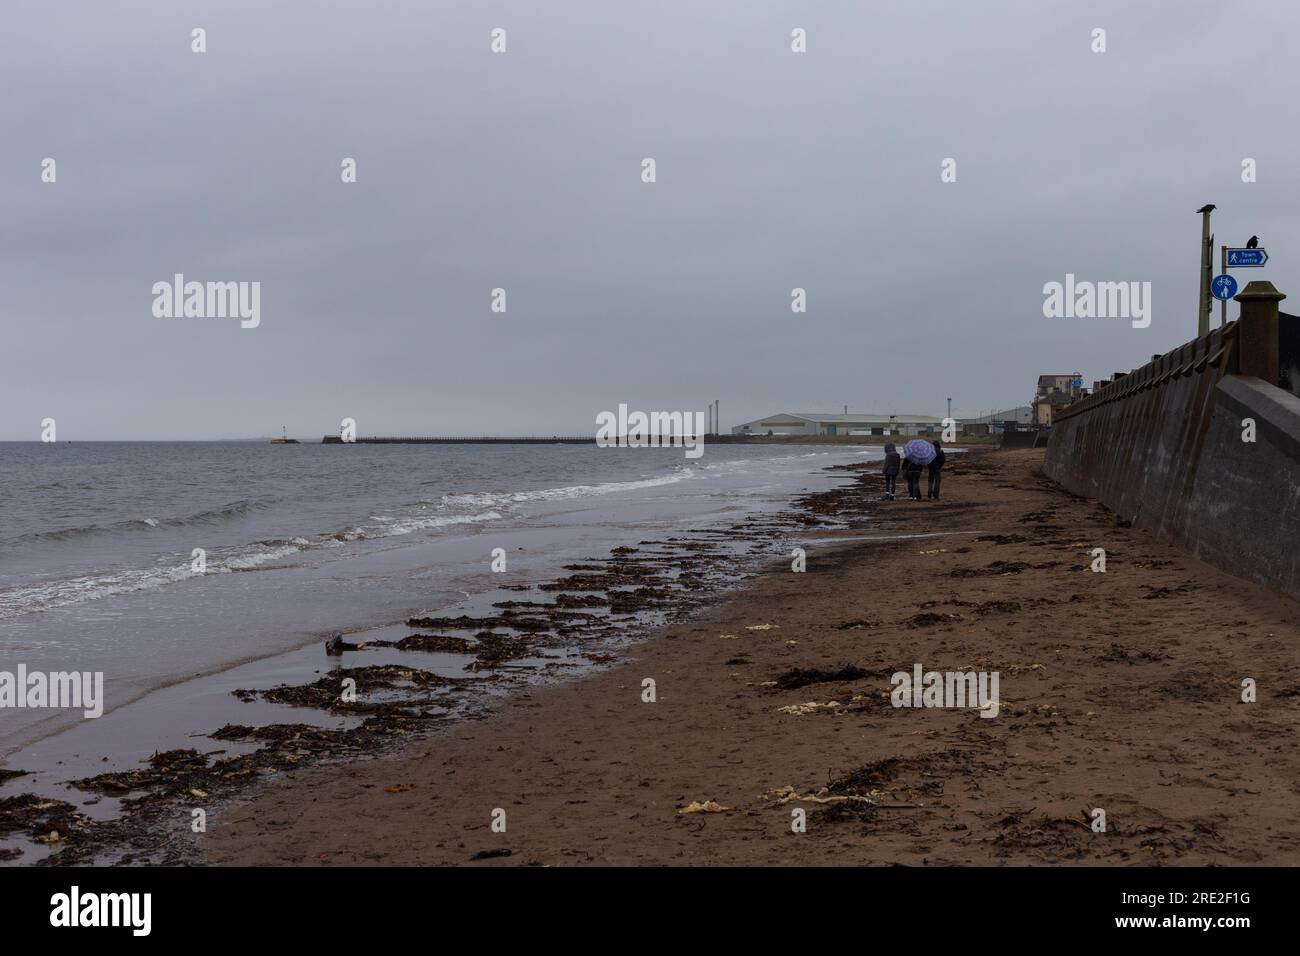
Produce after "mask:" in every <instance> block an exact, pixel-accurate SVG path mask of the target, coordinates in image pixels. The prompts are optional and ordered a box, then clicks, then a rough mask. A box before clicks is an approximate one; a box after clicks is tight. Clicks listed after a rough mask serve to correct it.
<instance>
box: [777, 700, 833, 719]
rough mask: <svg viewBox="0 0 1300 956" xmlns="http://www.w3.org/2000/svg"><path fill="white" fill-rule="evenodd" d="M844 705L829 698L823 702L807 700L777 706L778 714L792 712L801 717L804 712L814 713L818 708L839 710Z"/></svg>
mask: <svg viewBox="0 0 1300 956" xmlns="http://www.w3.org/2000/svg"><path fill="white" fill-rule="evenodd" d="M843 706H844V705H843V704H841V703H840V702H839V701H838V700H830V701H827V702H826V703H824V704H819V703H817V701H811V700H810V701H809V702H808V703H806V704H787V705H786V706H785V707H778V708H777V709H776V712H777V713H778V714H794V715H795V716H796V717H803V716H805V715H806V714H815V713H817V711H819V710H839V709H840V708H841V707H843Z"/></svg>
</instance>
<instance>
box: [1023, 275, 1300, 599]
mask: <svg viewBox="0 0 1300 956" xmlns="http://www.w3.org/2000/svg"><path fill="white" fill-rule="evenodd" d="M1252 285H1253V284H1252ZM1270 288H1271V286H1270ZM1278 298H1281V297H1280V296H1278ZM1272 315H1273V325H1272V326H1271V330H1272V332H1271V333H1270V334H1273V335H1276V332H1277V322H1276V316H1277V308H1276V300H1274V301H1273V312H1272ZM1256 318H1257V316H1254V315H1251V316H1248V315H1247V312H1246V309H1245V305H1244V304H1243V322H1247V325H1246V326H1243V325H1242V323H1240V322H1235V323H1231V324H1230V325H1228V326H1226V327H1224V328H1223V329H1216V330H1215V331H1213V332H1212V333H1210V334H1209V335H1206V336H1204V337H1202V338H1199V339H1196V340H1194V341H1192V342H1188V343H1187V344H1185V345H1183V346H1180V347H1179V348H1177V349H1174V350H1173V351H1172V352H1169V353H1168V354H1166V355H1162V356H1159V357H1157V358H1155V359H1153V360H1152V361H1151V362H1149V363H1147V364H1146V365H1144V366H1142V367H1141V368H1139V369H1135V370H1134V371H1133V372H1131V373H1129V374H1128V375H1126V376H1124V377H1122V378H1120V379H1118V380H1117V381H1115V382H1112V383H1111V384H1109V385H1107V386H1106V387H1104V388H1103V389H1102V390H1100V391H1099V392H1098V393H1097V394H1095V395H1092V396H1090V397H1089V398H1087V399H1085V400H1084V401H1082V402H1079V403H1076V404H1075V405H1073V406H1071V407H1069V408H1068V409H1065V410H1064V411H1063V412H1062V413H1060V414H1059V415H1058V416H1057V418H1056V420H1055V421H1054V422H1053V423H1052V433H1051V438H1050V439H1049V441H1048V445H1047V454H1046V459H1045V461H1044V465H1043V471H1044V472H1045V473H1046V474H1047V475H1048V476H1049V477H1050V478H1052V479H1053V480H1054V481H1056V482H1057V483H1059V484H1060V485H1062V486H1063V487H1065V488H1066V489H1068V490H1069V491H1072V492H1074V493H1075V494H1079V495H1084V496H1086V497H1090V498H1096V499H1097V500H1099V501H1100V502H1102V503H1103V504H1105V505H1106V506H1107V507H1108V508H1110V509H1111V510H1112V511H1114V512H1116V514H1117V515H1118V516H1119V517H1120V518H1122V519H1125V520H1127V521H1130V522H1132V524H1133V526H1134V527H1138V528H1143V529H1146V530H1149V531H1151V532H1152V533H1154V534H1156V535H1158V536H1160V537H1162V538H1165V539H1167V540H1169V541H1171V542H1172V543H1174V544H1175V545H1177V546H1178V547H1180V548H1183V549H1185V550H1187V551H1190V552H1192V553H1194V554H1196V555H1197V556H1199V557H1201V558H1203V559H1204V560H1206V561H1208V562H1210V563H1212V564H1215V565H1217V566H1219V567H1221V568H1223V569H1225V570H1227V571H1230V572H1232V573H1234V574H1237V575H1240V576H1242V577H1245V578H1249V579H1251V580H1253V581H1256V582H1258V583H1260V584H1263V585H1265V586H1267V587H1269V588H1271V589H1273V590H1276V591H1279V592H1281V593H1283V594H1287V595H1289V596H1291V597H1295V598H1300V398H1297V397H1296V396H1295V395H1293V394H1291V392H1290V391H1289V390H1284V389H1282V388H1279V387H1278V386H1277V384H1276V383H1277V382H1278V370H1277V362H1276V355H1277V352H1276V350H1274V351H1273V352H1272V353H1271V354H1272V356H1273V366H1272V368H1271V371H1270V370H1268V367H1267V365H1266V364H1265V365H1263V366H1261V364H1260V361H1259V355H1258V347H1257V343H1258V342H1259V341H1260V339H1261V336H1260V331H1261V330H1260V329H1259V328H1258V327H1253V326H1251V325H1250V324H1249V323H1250V322H1253V321H1255V319H1256ZM1243 329H1244V330H1245V332H1246V334H1245V335H1243ZM1264 332H1265V333H1269V328H1265V329H1264ZM1273 341H1276V338H1274V339H1273ZM1261 370H1264V371H1265V374H1266V375H1268V376H1269V377H1268V378H1260V377H1258V375H1251V374H1243V373H1247V372H1259V371H1261ZM1247 419H1249V420H1251V421H1253V422H1254V431H1253V438H1254V440H1253V441H1247V440H1245V439H1244V438H1243V435H1244V434H1245V435H1246V436H1247V437H1250V435H1249V433H1248V431H1247V425H1246V424H1244V422H1245V420H1247Z"/></svg>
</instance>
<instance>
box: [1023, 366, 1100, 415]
mask: <svg viewBox="0 0 1300 956" xmlns="http://www.w3.org/2000/svg"><path fill="white" fill-rule="evenodd" d="M1088 394H1089V391H1088V389H1086V388H1084V387H1083V373H1082V372H1070V373H1067V374H1064V375H1040V376H1038V386H1037V388H1035V389H1034V402H1033V406H1032V407H1033V410H1034V424H1036V425H1050V424H1052V419H1053V417H1055V414H1056V412H1058V411H1060V410H1061V409H1062V408H1065V407H1066V406H1068V405H1072V404H1074V403H1075V402H1077V401H1079V400H1080V399H1081V398H1086V397H1087V396H1088Z"/></svg>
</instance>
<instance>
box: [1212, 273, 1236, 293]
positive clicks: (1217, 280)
mask: <svg viewBox="0 0 1300 956" xmlns="http://www.w3.org/2000/svg"><path fill="white" fill-rule="evenodd" d="M1210 290H1211V291H1212V292H1213V293H1214V297H1215V298H1216V299H1224V300H1227V299H1231V298H1232V297H1233V296H1234V295H1236V294H1237V280H1236V279H1234V278H1233V277H1232V276H1230V275H1228V274H1227V273H1226V272H1225V273H1224V274H1223V275H1221V276H1215V277H1214V281H1213V282H1211V283H1210Z"/></svg>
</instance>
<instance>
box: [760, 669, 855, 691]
mask: <svg viewBox="0 0 1300 956" xmlns="http://www.w3.org/2000/svg"><path fill="white" fill-rule="evenodd" d="M870 676H871V673H870V672H869V671H865V670H863V669H862V668H861V667H855V666H854V665H852V664H845V665H844V666H843V667H841V668H840V669H839V670H834V671H826V670H821V669H820V668H816V667H795V668H791V669H790V670H788V671H785V672H784V673H781V674H778V675H777V677H776V680H775V681H774V682H773V686H775V687H778V688H780V689H781V690H795V689H797V688H799V687H807V686H808V685H809V684H829V683H844V682H846V681H854V680H861V679H862V678H864V677H870Z"/></svg>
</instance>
